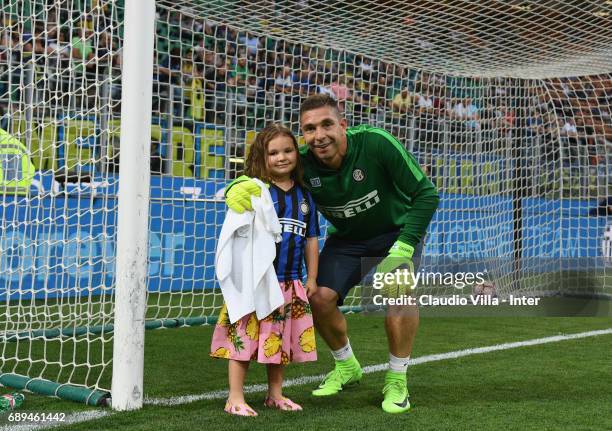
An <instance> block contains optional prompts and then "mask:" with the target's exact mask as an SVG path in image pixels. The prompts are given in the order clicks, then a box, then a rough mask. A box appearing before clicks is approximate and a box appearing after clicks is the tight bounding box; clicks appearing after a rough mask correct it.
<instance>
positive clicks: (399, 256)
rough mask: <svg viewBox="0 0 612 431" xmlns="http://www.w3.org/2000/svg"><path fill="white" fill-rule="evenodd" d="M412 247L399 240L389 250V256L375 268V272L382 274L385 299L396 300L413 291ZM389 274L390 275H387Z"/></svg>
mask: <svg viewBox="0 0 612 431" xmlns="http://www.w3.org/2000/svg"><path fill="white" fill-rule="evenodd" d="M413 253H414V247H412V246H411V245H409V244H406V243H404V242H402V241H400V240H397V241H395V244H393V246H392V247H391V248H390V249H389V254H388V255H387V257H385V258H384V259H383V260H382V262H380V263H379V264H378V266H377V267H376V272H377V273H381V274H383V275H382V277H384V278H383V281H384V287H383V292H382V293H383V295H384V296H385V297H387V298H398V297H400V296H402V295H405V294H407V292H408V291H409V290H410V289H414V288H415V287H416V286H415V283H414V264H413V263H412V255H413ZM387 274H391V275H387Z"/></svg>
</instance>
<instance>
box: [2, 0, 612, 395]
mask: <svg viewBox="0 0 612 431" xmlns="http://www.w3.org/2000/svg"><path fill="white" fill-rule="evenodd" d="M610 12H611V5H610V2H609V1H606V2H604V1H597V2H596V1H591V2H585V1H580V2H578V1H564V2H561V1H539V2H530V1H520V2H518V1H504V2H501V1H486V2H479V3H478V4H476V3H474V2H466V1H445V2H433V1H415V2H410V3H409V4H408V3H406V2H399V1H397V2H395V1H359V2H350V3H347V2H323V1H312V0H302V1H280V0H276V1H273V0H269V1H251V2H247V1H221V0H217V1H207V2H203V1H181V0H175V1H172V2H167V1H158V2H157V19H156V35H155V59H154V65H155V69H154V72H153V119H152V132H151V154H152V158H151V172H152V179H151V210H150V222H149V225H150V248H149V280H148V291H149V294H148V308H147V318H148V319H149V320H150V321H157V322H161V321H164V322H167V321H168V319H172V320H174V321H175V323H177V324H183V323H186V322H191V321H194V322H198V321H200V322H201V321H202V319H203V318H204V317H205V316H211V315H215V314H216V313H217V312H218V310H219V307H220V306H221V304H222V300H223V299H222V295H221V293H220V291H219V290H218V289H217V288H216V284H215V277H214V249H215V245H216V238H217V237H218V233H219V229H220V226H221V224H222V222H223V217H224V211H225V208H224V203H223V200H222V199H221V197H222V193H220V190H221V189H222V188H223V187H224V186H225V184H226V183H227V181H228V180H230V179H232V178H234V177H235V176H236V175H239V174H241V173H242V170H243V167H244V158H245V154H246V153H247V152H248V148H249V144H250V143H251V142H252V141H253V139H254V137H255V134H256V132H257V130H259V129H260V128H262V127H263V126H264V125H265V124H266V123H268V122H271V121H277V122H283V123H285V124H287V125H289V126H290V127H291V128H292V129H293V130H294V132H295V133H296V134H299V132H300V130H299V115H298V113H299V105H300V103H301V101H302V100H303V99H304V98H305V97H307V96H308V95H311V94H315V93H328V94H330V95H333V97H335V98H336V99H337V100H338V102H339V105H340V107H341V109H342V111H343V113H344V115H345V116H346V118H347V120H348V122H349V125H358V124H364V123H365V124H371V125H374V126H379V127H382V128H384V129H386V130H388V131H390V132H391V133H393V134H394V135H395V136H396V137H397V138H398V139H399V140H400V142H401V143H402V144H403V145H405V146H406V147H407V148H408V149H409V150H410V151H412V152H413V153H414V154H415V156H416V157H417V159H418V160H419V162H420V163H421V166H422V167H423V169H424V170H425V171H426V173H427V174H428V175H429V176H430V177H431V179H432V181H433V182H434V184H435V185H436V186H437V188H438V190H439V191H440V193H441V197H442V201H441V206H440V208H439V210H438V212H437V214H436V217H435V219H434V221H433V222H432V224H431V226H430V229H429V233H428V236H427V240H426V242H425V246H424V256H425V260H424V265H425V268H427V269H428V270H432V271H435V270H436V267H437V265H438V263H439V261H440V260H441V259H451V260H454V261H455V262H463V263H465V262H469V263H470V265H473V266H472V268H473V269H478V270H486V272H487V274H488V277H489V279H490V280H491V282H493V283H494V284H495V286H496V289H497V293H498V294H499V295H500V296H503V295H507V294H509V293H516V292H526V293H530V294H535V293H546V294H555V293H564V294H567V293H575V294H581V293H585V292H586V293H593V292H595V293H606V292H608V293H609V288H610V284H609V281H607V278H606V270H605V265H606V262H607V259H610V258H612V254H610V250H612V246H610V241H612V240H610V239H609V238H612V233H608V234H606V232H607V230H606V229H608V228H607V227H606V223H607V220H606V217H603V216H604V215H607V212H608V205H607V203H608V200H607V198H608V196H609V195H610V191H611V190H610V186H609V184H610V177H611V175H612V169H611V166H612V163H611V162H612V160H610V159H611V157H610V154H612V151H610V150H611V148H610V146H611V145H612V120H611V109H610V106H611V103H610V102H611V98H612V77H611V74H610V73H611V71H612V52H611V48H610V47H611V46H612V44H611V43H610V42H612V41H611V39H612V25H610ZM0 20H2V23H3V26H2V29H1V31H0V115H2V117H1V121H0V127H2V129H3V130H6V131H7V132H9V133H10V134H11V135H12V136H13V137H15V138H16V140H17V141H18V142H20V143H21V144H22V145H23V147H24V148H25V149H24V148H21V147H19V148H20V149H15V148H17V147H18V146H17V145H16V144H15V145H13V146H11V145H12V144H11V145H9V141H8V140H7V139H1V140H0V144H1V145H0V158H1V160H2V166H1V169H2V183H1V186H2V192H3V194H4V200H3V202H2V206H1V214H0V219H1V222H2V240H1V241H0V259H1V260H0V265H1V267H0V312H1V313H2V315H3V316H5V319H3V323H2V324H1V326H0V333H1V334H2V335H3V336H4V339H5V340H10V341H11V342H6V343H3V346H2V355H1V362H0V364H1V372H2V373H7V372H11V373H18V374H23V375H28V376H31V377H39V376H40V377H45V378H49V379H52V380H56V381H60V382H65V383H75V384H81V385H85V386H88V387H95V388H109V385H110V372H111V370H110V362H111V358H112V333H110V332H109V331H107V330H105V329H104V328H108V325H109V324H112V323H113V288H114V277H115V274H114V271H115V259H116V257H115V250H116V233H115V224H116V217H117V211H118V208H117V181H118V178H117V174H118V163H119V136H120V131H121V123H120V110H121V106H120V100H121V68H122V64H121V47H122V43H123V40H122V38H123V2H121V1H103V0H98V1H96V0H82V1H77V0H72V1H68V2H45V1H34V0H32V1H20V0H8V2H7V1H5V2H3V3H2V6H1V7H0ZM11 142H12V141H11ZM5 144H6V145H5ZM5 147H11V148H5ZM135 168H137V167H135ZM606 235H608V236H606ZM577 266H579V268H577ZM577 269H580V271H577ZM584 273H587V274H588V277H586V278H585V276H584ZM551 274H552V275H551ZM608 275H609V274H608ZM354 292H355V294H353V295H352V296H350V297H349V298H348V301H347V304H348V305H356V306H358V305H361V300H360V297H359V294H358V292H359V291H358V290H355V291H354ZM453 292H455V290H454V287H452V286H451V287H447V288H446V290H445V292H443V293H446V294H448V293H453ZM183 319H186V320H183ZM164 324H165V323H164ZM74 328H77V329H76V330H75V329H74ZM54 330H62V331H64V332H63V333H61V334H60V335H61V336H59V337H58V336H57V335H58V333H57V332H53V331H54ZM71 331H72V332H71Z"/></svg>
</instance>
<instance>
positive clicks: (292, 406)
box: [264, 397, 302, 412]
mask: <svg viewBox="0 0 612 431" xmlns="http://www.w3.org/2000/svg"><path fill="white" fill-rule="evenodd" d="M264 405H265V406H266V407H270V408H273V409H279V410H284V411H292V412H299V411H302V406H301V405H299V404H296V403H294V402H293V401H291V400H290V399H289V398H287V397H282V398H281V399H276V398H270V397H267V398H266V400H265V401H264Z"/></svg>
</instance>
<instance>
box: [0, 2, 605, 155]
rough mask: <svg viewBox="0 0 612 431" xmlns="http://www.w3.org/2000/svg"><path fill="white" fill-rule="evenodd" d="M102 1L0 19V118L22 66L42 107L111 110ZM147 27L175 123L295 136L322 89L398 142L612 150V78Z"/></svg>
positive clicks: (179, 19) (180, 19) (169, 24)
mask: <svg viewBox="0 0 612 431" xmlns="http://www.w3.org/2000/svg"><path fill="white" fill-rule="evenodd" d="M109 4H110V3H106V4H105V6H104V7H102V6H101V7H99V8H95V9H94V10H93V11H92V13H91V14H89V15H86V16H80V17H77V18H75V17H72V16H68V15H67V14H66V13H65V12H63V11H62V10H59V11H58V10H56V9H54V8H51V9H49V11H48V13H47V15H46V17H45V21H34V22H33V23H32V24H31V27H30V28H31V30H30V31H27V30H26V29H25V27H24V26H23V25H21V24H19V23H15V22H14V21H12V20H11V17H10V16H9V15H8V14H4V15H3V16H2V17H0V18H1V19H2V20H3V22H4V26H3V27H2V29H1V30H0V110H1V111H3V112H0V114H2V113H4V112H7V111H9V110H11V109H12V108H11V107H12V106H13V104H14V102H15V101H23V100H24V96H23V94H22V93H20V92H23V89H24V80H25V79H26V78H24V77H25V76H27V74H25V73H24V72H25V71H24V69H25V68H26V65H28V64H37V65H40V66H44V67H45V69H44V70H45V72H44V73H45V74H46V76H45V78H44V79H40V80H39V78H37V75H36V73H35V76H34V78H33V82H35V83H36V84H35V86H36V87H40V86H43V87H44V88H42V90H41V89H40V88H39V90H41V91H39V92H42V93H43V94H39V95H36V97H42V98H48V100H50V101H52V102H53V103H47V104H45V106H48V107H58V106H59V107H64V108H65V109H66V110H65V111H64V112H63V113H70V112H71V110H72V112H73V113H74V110H76V111H79V110H81V111H87V110H89V109H92V108H95V106H96V105H98V106H99V105H100V103H101V102H103V103H106V104H107V105H110V106H112V110H113V111H114V112H116V113H118V112H119V100H120V93H121V87H120V82H119V79H118V77H119V75H120V69H121V43H120V40H121V35H120V33H119V26H118V25H117V23H118V22H119V21H120V20H121V11H118V10H114V9H112V8H111V7H110V6H109ZM156 22H157V24H156V33H157V35H156V39H155V47H156V49H155V59H154V64H155V70H154V77H153V78H154V80H153V81H154V90H153V93H154V103H153V109H154V116H159V117H161V116H164V117H171V118H173V121H174V122H177V121H178V122H185V121H197V122H205V123H210V124H217V125H226V123H227V122H228V121H231V122H232V125H234V126H236V127H239V128H241V129H245V130H250V129H257V128H259V127H261V126H263V124H264V123H265V122H267V121H270V120H277V121H283V122H286V123H290V124H292V125H293V126H294V128H295V129H296V131H297V112H298V110H299V104H300V101H301V100H302V99H303V98H305V97H307V96H309V95H311V94H315V93H328V94H331V95H333V96H334V97H335V98H336V99H337V100H338V103H339V106H340V108H341V109H342V110H343V111H344V112H345V114H346V116H347V118H348V120H349V123H353V124H355V123H362V122H365V123H369V124H373V125H378V126H381V127H386V128H389V129H392V132H394V133H395V134H396V135H397V136H398V137H399V138H400V139H401V140H403V141H404V142H406V143H407V144H409V142H410V140H415V139H417V140H420V141H428V142H433V143H436V142H440V141H441V140H443V139H447V140H448V139H449V138H448V136H451V138H450V139H451V140H452V141H453V142H456V143H459V144H461V143H462V142H464V141H466V140H473V139H474V137H477V139H480V140H482V141H483V142H485V143H486V142H488V141H494V140H496V139H497V140H499V138H500V137H508V136H512V135H513V134H514V135H515V136H516V135H517V134H519V135H520V136H521V137H531V138H533V141H534V142H537V143H538V145H540V146H541V149H542V152H543V153H546V154H549V155H551V157H557V156H558V153H559V151H558V150H557V149H556V148H555V145H556V146H558V144H556V143H558V142H560V141H563V142H565V143H566V144H567V145H566V146H567V151H568V153H567V154H569V155H570V156H571V155H576V156H578V155H580V154H587V155H588V163H589V164H592V165H596V164H601V163H604V162H605V161H606V160H605V157H606V154H607V153H612V151H602V148H603V149H604V150H605V149H607V148H609V147H612V120H611V111H610V107H611V105H612V104H611V102H612V100H611V99H612V78H611V75H610V74H601V75H596V76H589V77H583V78H556V79H550V80H543V81H535V80H534V81H533V82H527V81H519V80H517V79H509V78H494V79H493V78H486V79H485V78H473V77H451V76H448V75H442V74H439V73H427V72H424V71H419V70H413V69H410V68H407V67H402V66H399V65H397V64H391V63H387V62H384V61H382V60H378V59H372V58H369V57H367V56H363V55H355V54H351V53H348V52H345V51H342V50H338V49H331V48H322V47H319V46H308V45H304V44H296V43H290V42H288V41H286V40H283V39H278V38H275V37H273V35H274V32H273V31H271V30H272V29H267V31H266V32H264V33H265V34H269V35H272V36H258V35H257V34H252V33H248V32H243V31H238V30H237V29H235V28H232V27H231V26H229V25H216V24H214V23H212V22H209V21H206V20H196V19H193V18H192V17H190V16H188V15H186V14H182V13H180V12H179V11H168V10H167V9H163V8H159V9H158V11H157V20H156ZM264 30H266V29H264ZM30 59H32V60H33V61H32V62H29V61H28V60H30ZM25 84H26V85H27V82H25ZM103 88H106V90H105V92H104V91H102V89H103ZM103 93H104V94H105V95H104V97H105V99H104V100H102V97H103ZM45 100H47V99H45ZM16 106H17V109H21V108H20V107H19V104H17V105H16ZM43 115H49V113H44V114H43ZM414 130H416V131H417V133H414V132H412V134H411V131H414ZM445 134H447V137H444V135H445ZM449 134H450V135H449ZM466 148H467V147H466ZM485 148H486V146H485ZM583 149H584V151H583ZM555 155H557V156H555Z"/></svg>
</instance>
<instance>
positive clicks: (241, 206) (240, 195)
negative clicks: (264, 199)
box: [225, 175, 261, 214]
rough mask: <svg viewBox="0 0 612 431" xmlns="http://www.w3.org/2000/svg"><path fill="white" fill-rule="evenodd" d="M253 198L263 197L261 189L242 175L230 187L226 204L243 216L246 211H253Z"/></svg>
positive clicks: (226, 194) (226, 193) (226, 192)
mask: <svg viewBox="0 0 612 431" xmlns="http://www.w3.org/2000/svg"><path fill="white" fill-rule="evenodd" d="M251 196H257V197H259V196H261V189H260V188H259V186H258V185H257V184H256V183H255V181H253V180H252V179H251V178H249V177H247V176H246V175H242V176H241V177H238V178H236V179H235V180H234V181H232V182H231V183H230V185H229V186H228V189H227V190H226V191H225V203H227V206H228V207H230V209H232V210H234V211H236V212H237V213H240V214H242V213H243V212H245V211H253V205H252V204H251Z"/></svg>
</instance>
